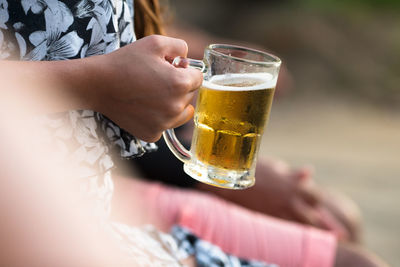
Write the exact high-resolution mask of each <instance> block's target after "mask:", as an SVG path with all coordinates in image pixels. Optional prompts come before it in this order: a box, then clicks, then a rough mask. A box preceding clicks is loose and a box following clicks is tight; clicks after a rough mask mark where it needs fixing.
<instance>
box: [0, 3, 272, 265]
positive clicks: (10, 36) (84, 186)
mask: <svg viewBox="0 0 400 267" xmlns="http://www.w3.org/2000/svg"><path fill="white" fill-rule="evenodd" d="M133 12H134V10H133V2H132V1H129V0H0V59H6V60H33V61H44V60H46V61H52V60H69V59H77V58H85V57H89V56H93V55H101V54H107V53H110V52H112V51H114V50H116V49H118V48H120V47H122V46H124V45H127V44H129V43H132V42H134V41H135V34H134V27H133ZM37 121H38V123H39V124H41V125H42V126H43V133H41V134H42V136H43V140H44V142H46V143H47V144H48V145H51V146H52V147H56V148H57V153H58V154H59V156H60V158H61V160H63V159H66V160H68V161H72V162H73V165H75V166H74V168H76V169H78V170H79V173H78V177H77V178H78V179H79V184H80V186H81V190H82V192H84V194H85V195H86V196H87V197H89V198H90V199H94V200H95V203H96V204H95V207H94V208H93V211H94V213H95V214H96V216H98V217H99V218H100V221H101V222H102V223H101V224H102V225H103V226H104V227H105V228H106V229H108V230H109V231H111V232H112V234H113V235H114V236H115V237H117V238H118V239H119V240H120V241H121V247H122V248H123V249H124V250H126V251H127V252H128V253H129V254H130V255H132V257H134V258H135V262H136V263H137V264H138V265H139V266H180V264H179V261H178V259H179V258H182V257H186V256H188V255H192V254H195V255H196V257H197V256H199V257H200V260H198V261H197V262H198V264H199V265H200V266H265V265H264V264H261V263H255V262H253V263H251V262H247V261H243V260H239V259H237V258H236V257H233V256H230V257H228V256H226V255H225V254H224V253H223V252H222V251H220V250H219V249H218V248H216V247H214V246H212V245H211V244H208V243H207V242H200V241H201V240H198V239H195V237H194V236H192V235H191V234H190V232H188V231H186V230H184V229H182V228H176V229H175V230H174V231H173V235H174V236H175V239H173V238H172V236H171V235H166V234H163V233H160V232H158V231H157V230H156V229H154V228H152V227H143V228H133V227H128V226H126V225H122V224H119V223H113V222H109V220H108V217H109V214H110V208H111V197H112V193H113V182H112V179H111V169H112V167H113V162H112V159H111V157H110V155H109V151H110V149H111V147H113V146H117V147H119V150H120V154H121V156H122V157H125V158H132V157H137V156H140V155H142V154H143V153H145V152H150V151H153V150H156V146H155V145H154V144H152V143H146V142H143V141H141V140H139V139H137V138H135V137H134V136H132V135H130V134H129V133H128V132H126V131H124V130H123V129H121V128H119V127H118V126H117V125H116V124H114V123H113V122H112V121H110V120H109V119H108V118H106V117H105V116H103V115H102V114H100V113H98V112H94V111H90V110H73V111H69V112H64V113H58V114H52V115H48V116H43V117H40V118H38V119H37ZM174 233H175V234H174ZM185 240H191V242H186V241H185ZM194 240H198V241H199V242H197V241H196V242H195V241H194ZM138 244H141V245H138ZM180 244H183V245H184V246H183V247H182V246H180ZM195 248H197V249H195ZM196 251H197V252H196ZM211 252H213V253H211ZM199 257H197V258H198V259H199Z"/></svg>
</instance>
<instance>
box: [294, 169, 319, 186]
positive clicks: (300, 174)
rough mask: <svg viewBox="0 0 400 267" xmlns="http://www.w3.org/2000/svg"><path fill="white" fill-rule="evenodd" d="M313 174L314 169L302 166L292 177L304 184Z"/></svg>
mask: <svg viewBox="0 0 400 267" xmlns="http://www.w3.org/2000/svg"><path fill="white" fill-rule="evenodd" d="M314 173H315V169H314V167H313V166H311V165H310V166H304V167H301V168H300V169H298V170H296V171H295V174H294V176H295V177H296V178H297V179H298V181H299V182H306V181H309V180H310V179H312V176H313V174H314Z"/></svg>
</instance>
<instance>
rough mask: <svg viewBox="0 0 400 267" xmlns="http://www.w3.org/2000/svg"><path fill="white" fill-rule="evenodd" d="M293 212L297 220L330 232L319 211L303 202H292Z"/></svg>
mask: <svg viewBox="0 0 400 267" xmlns="http://www.w3.org/2000/svg"><path fill="white" fill-rule="evenodd" d="M292 211H293V216H294V218H295V220H297V221H299V222H301V223H304V224H308V225H312V226H315V227H318V228H321V229H325V230H330V229H329V227H328V226H327V225H326V224H325V223H324V222H323V220H322V218H321V215H320V214H319V213H318V212H317V209H315V208H314V207H310V206H309V205H307V204H306V203H305V202H303V201H302V200H299V199H296V200H293V201H292Z"/></svg>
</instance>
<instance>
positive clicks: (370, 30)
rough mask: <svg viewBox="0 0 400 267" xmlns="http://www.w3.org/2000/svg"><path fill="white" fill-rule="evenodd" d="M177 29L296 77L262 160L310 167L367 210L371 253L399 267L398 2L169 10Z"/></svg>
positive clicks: (255, 1)
mask: <svg viewBox="0 0 400 267" xmlns="http://www.w3.org/2000/svg"><path fill="white" fill-rule="evenodd" d="M169 4H170V5H171V14H172V19H173V21H174V22H175V23H179V24H185V25H186V24H187V25H192V26H195V27H198V28H199V29H202V30H204V31H206V32H209V33H211V34H213V35H215V36H218V37H221V38H228V39H234V40H239V41H242V42H247V43H253V44H256V45H257V46H259V47H262V48H264V49H265V50H268V51H270V52H272V53H274V54H276V55H278V56H279V57H281V59H282V60H283V62H284V63H285V67H286V68H287V70H288V73H289V75H286V78H285V77H283V78H284V80H283V81H281V82H282V83H283V84H282V85H284V86H282V89H288V90H286V91H285V92H283V94H280V95H279V96H278V97H277V98H276V99H275V102H274V105H273V108H272V113H271V117H270V122H269V125H268V129H267V131H266V134H265V136H264V141H263V144H262V149H261V154H263V155H268V156H273V157H279V158H282V159H284V160H286V161H288V162H290V163H291V164H292V165H295V166H299V165H303V164H312V165H314V166H315V169H316V173H315V175H314V176H315V179H316V180H317V181H318V183H319V184H322V185H325V186H326V187H329V188H333V189H336V190H339V191H342V192H344V193H346V194H347V195H349V196H350V197H352V198H353V199H354V200H355V201H356V202H357V203H358V204H359V206H360V207H361V209H362V212H363V219H364V243H365V244H366V246H367V247H368V248H370V249H371V250H372V251H374V252H376V253H377V254H378V255H380V256H381V257H382V258H384V259H385V260H386V261H387V262H388V263H390V264H391V265H392V266H400V253H399V251H400V1H398V0H358V1H357V0H353V1H350V0H349V1H343V0H342V1H340V0H304V1H294V0H292V1H291V0H287V1H284V0H279V1H278V0H247V1H239V0H218V1H215V0H202V1H196V0H170V1H169Z"/></svg>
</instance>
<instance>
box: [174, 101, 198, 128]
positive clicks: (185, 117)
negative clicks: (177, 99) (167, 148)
mask: <svg viewBox="0 0 400 267" xmlns="http://www.w3.org/2000/svg"><path fill="white" fill-rule="evenodd" d="M193 115H194V107H193V106H192V105H191V104H189V105H187V106H186V108H185V109H184V110H183V112H182V113H181V114H179V116H178V117H177V118H176V119H175V120H174V121H173V122H172V126H171V128H176V127H178V126H181V125H183V124H185V123H186V122H188V121H189V120H190V119H191V118H193Z"/></svg>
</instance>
